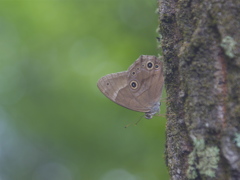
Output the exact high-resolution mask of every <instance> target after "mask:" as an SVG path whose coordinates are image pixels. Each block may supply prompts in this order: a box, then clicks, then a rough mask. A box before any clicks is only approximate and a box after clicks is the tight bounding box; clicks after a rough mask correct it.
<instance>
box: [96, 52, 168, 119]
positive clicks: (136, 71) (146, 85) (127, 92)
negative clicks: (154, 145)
mask: <svg viewBox="0 0 240 180" xmlns="http://www.w3.org/2000/svg"><path fill="white" fill-rule="evenodd" d="M163 83H164V78H163V63H162V62H161V61H160V60H159V59H158V58H157V57H155V56H149V55H142V56H140V57H139V58H138V59H137V60H136V61H135V62H134V63H133V64H132V65H131V66H130V67H129V68H128V70H127V71H123V72H118V73H113V74H108V75H106V76H104V77H102V78H101V79H100V80H99V81H98V84H97V85H98V88H99V89H100V91H101V92H102V93H103V94H104V95H105V96H106V97H108V98H109V99H110V100H112V101H114V102H115V103H117V104H119V105H121V106H123V107H126V108H128V109H131V110H134V111H139V112H144V113H145V117H146V118H147V119H151V118H152V116H153V115H154V114H156V113H157V112H159V109H160V102H159V101H160V98H161V94H162V87H163Z"/></svg>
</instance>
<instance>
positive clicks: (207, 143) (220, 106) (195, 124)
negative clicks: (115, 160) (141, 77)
mask: <svg viewBox="0 0 240 180" xmlns="http://www.w3.org/2000/svg"><path fill="white" fill-rule="evenodd" d="M158 13H159V21H160V25H159V33H160V36H161V45H162V53H163V59H164V70H165V73H164V74H165V87H166V91H167V95H168V99H169V103H168V108H167V111H168V114H169V115H168V122H167V130H166V136H167V142H166V164H167V166H168V168H169V173H170V176H171V179H173V180H181V179H198V180H199V179H218V180H228V179H229V180H230V179H231V180H235V179H236V180H237V179H238V180H239V179H240V1H239V0H159V8H158Z"/></svg>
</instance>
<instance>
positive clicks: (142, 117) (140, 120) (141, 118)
mask: <svg viewBox="0 0 240 180" xmlns="http://www.w3.org/2000/svg"><path fill="white" fill-rule="evenodd" d="M143 116H144V115H142V116H140V118H139V119H138V121H137V122H136V123H135V124H134V125H135V126H136V125H138V123H139V122H140V121H141V120H142V118H143Z"/></svg>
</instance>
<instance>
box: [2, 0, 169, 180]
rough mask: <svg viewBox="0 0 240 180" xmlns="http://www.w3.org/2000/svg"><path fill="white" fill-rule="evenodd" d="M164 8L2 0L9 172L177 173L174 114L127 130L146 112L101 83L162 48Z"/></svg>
mask: <svg viewBox="0 0 240 180" xmlns="http://www.w3.org/2000/svg"><path fill="white" fill-rule="evenodd" d="M156 7H157V2H156V1H155V0H150V1H149V0H148V1H145V0H120V1H111V0H99V1H97V0H79V1H63V0H62V1H61V0H49V1H47V0H38V1H37V0H32V1H30V0H22V1H1V2H0V27H1V28H0V54H1V61H0V62H1V63H0V99H1V101H0V103H1V106H0V112H1V113H0V133H1V136H0V138H1V139H0V143H1V146H0V167H1V168H0V179H1V180H28V179H29V180H75V179H77V180H113V179H114V180H145V179H149V180H158V179H168V174H167V170H166V167H165V163H164V145H165V137H164V136H165V118H164V117H154V118H153V119H151V120H146V119H143V120H141V122H140V123H139V124H138V125H137V126H134V125H132V126H130V127H128V128H124V126H125V125H126V124H129V123H134V122H136V121H137V120H138V119H139V118H140V117H141V115H142V114H143V113H137V112H134V111H130V110H128V109H125V108H122V107H120V106H118V105H116V104H114V103H113V102H111V101H110V100H108V99H107V98H105V96H103V95H102V94H101V93H100V91H99V90H98V89H97V86H96V82H97V80H98V79H99V78H100V77H101V76H103V75H106V74H108V73H113V72H118V71H123V70H126V69H127V68H128V66H130V65H131V64H132V63H133V62H134V61H135V60H136V59H137V58H138V57H139V56H140V55H142V54H149V55H157V54H158V50H157V48H156V47H157V44H156V36H157V34H156V33H155V30H156V28H157V24H158V21H157V18H158V17H157V14H155V13H154V12H155V9H156ZM162 109H163V110H164V109H165V106H164V105H163V106H162ZM161 113H164V112H163V111H162V112H161Z"/></svg>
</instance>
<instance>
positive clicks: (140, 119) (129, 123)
mask: <svg viewBox="0 0 240 180" xmlns="http://www.w3.org/2000/svg"><path fill="white" fill-rule="evenodd" d="M143 116H144V115H142V116H140V118H139V119H138V120H137V122H136V123H134V125H135V126H136V125H137V124H138V123H139V122H140V121H141V119H142V118H143ZM132 124H133V123H129V124H127V125H126V126H124V128H127V127H129V126H131V125H132Z"/></svg>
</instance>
